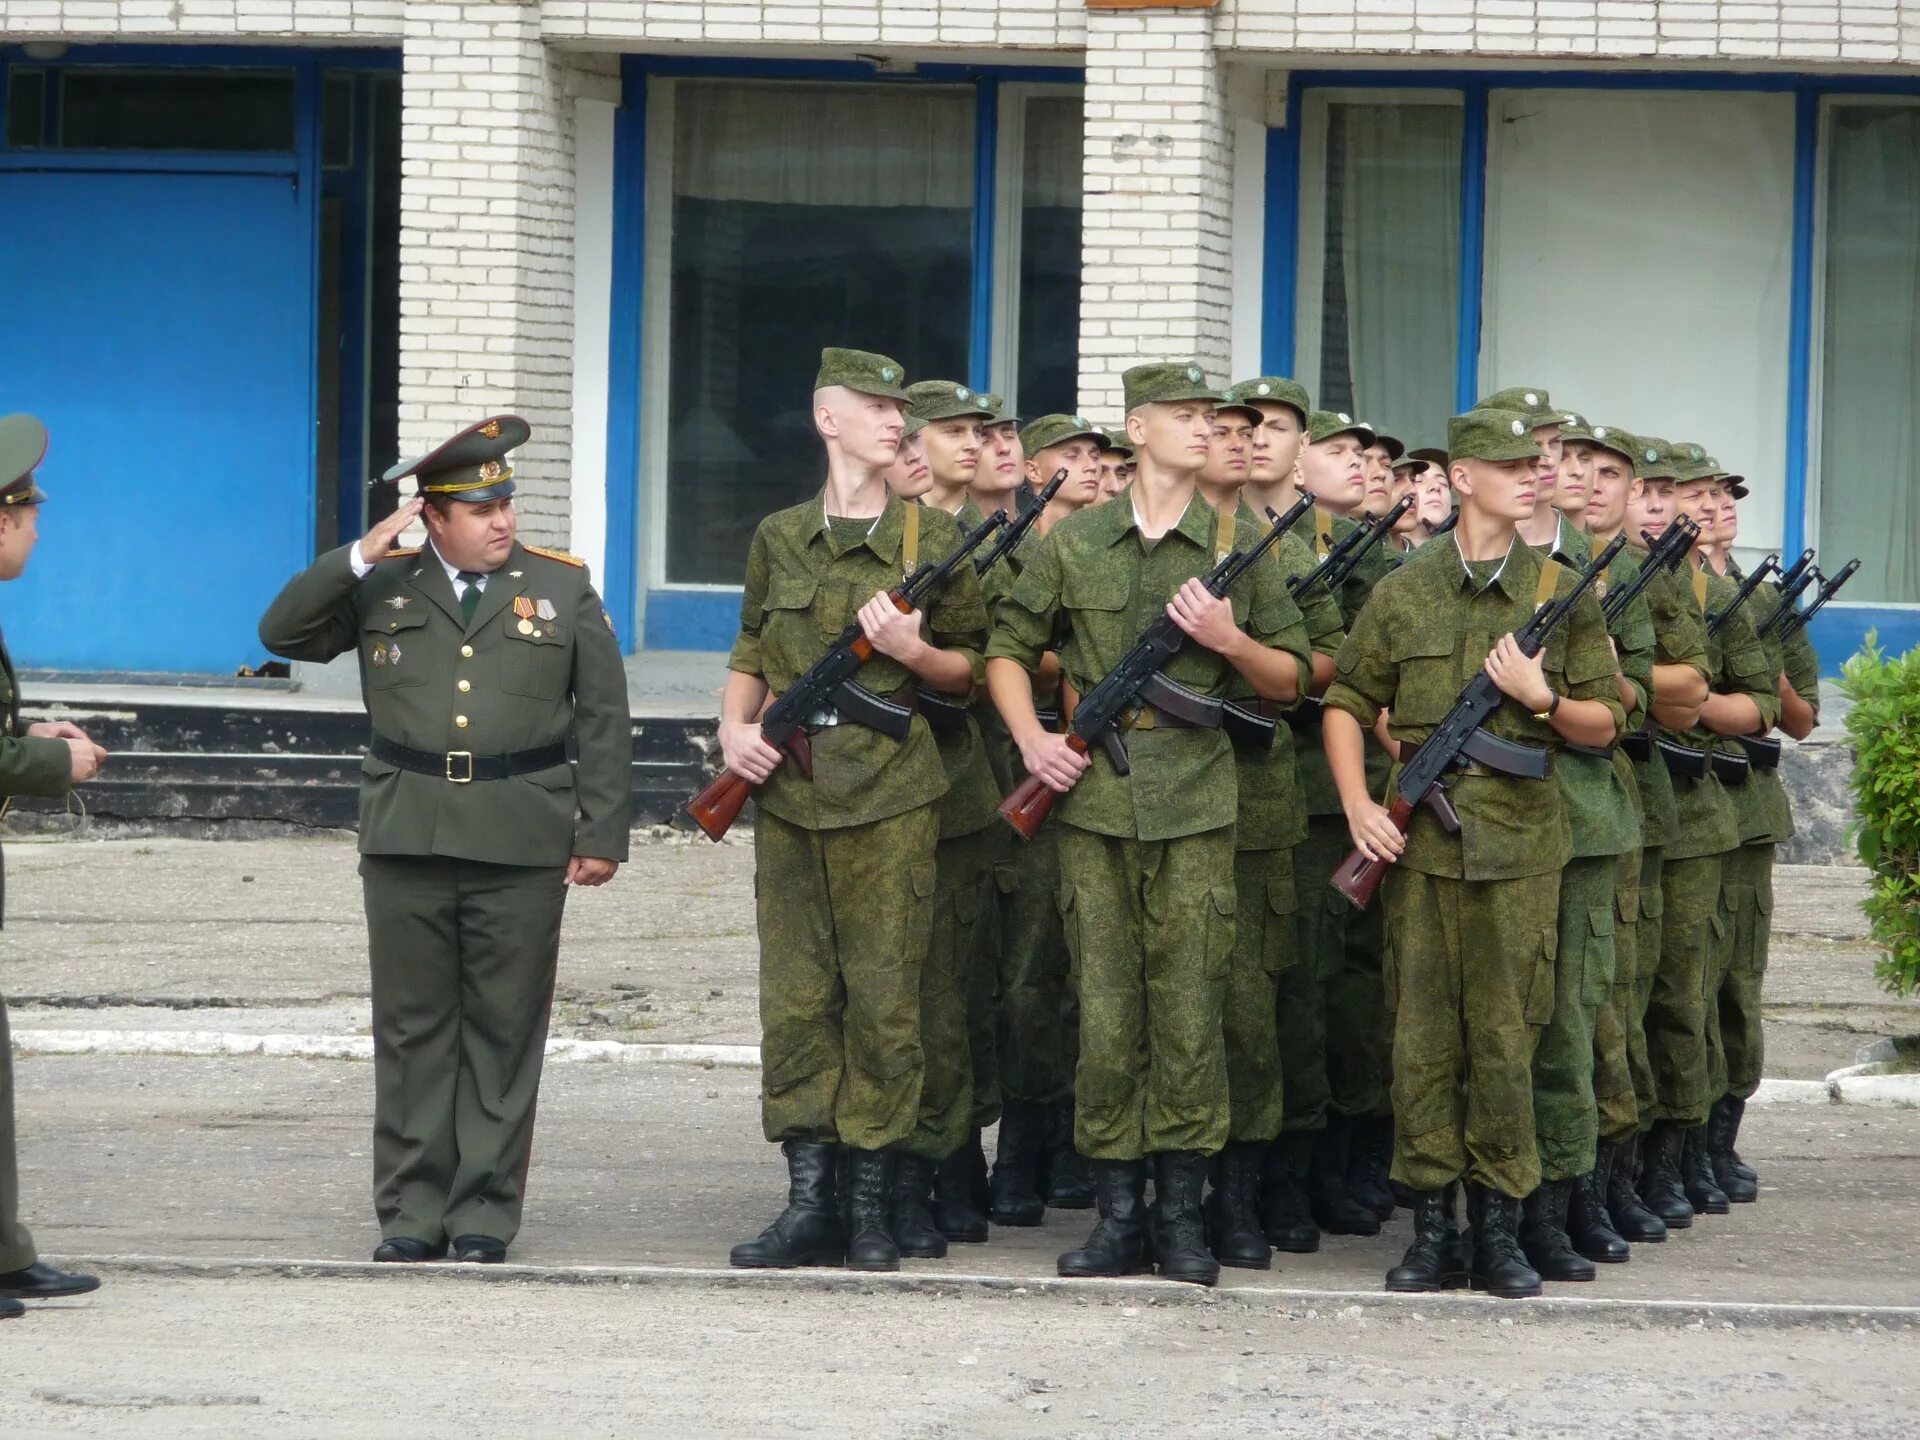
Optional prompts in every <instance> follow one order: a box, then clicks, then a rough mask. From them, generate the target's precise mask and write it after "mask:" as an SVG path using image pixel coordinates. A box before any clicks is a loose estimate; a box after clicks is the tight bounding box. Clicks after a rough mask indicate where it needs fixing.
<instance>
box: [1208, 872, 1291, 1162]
mask: <svg viewBox="0 0 1920 1440" xmlns="http://www.w3.org/2000/svg"><path fill="white" fill-rule="evenodd" d="M1233 878H1234V890H1235V903H1234V925H1233V956H1232V958H1231V960H1230V961H1229V962H1228V969H1227V1008H1226V1017H1225V1022H1224V1023H1225V1035H1226V1042H1227V1109H1228V1121H1227V1127H1228V1128H1227V1134H1228V1138H1229V1139H1231V1140H1236V1141H1242V1142H1261V1141H1267V1140H1271V1139H1273V1138H1274V1137H1275V1136H1277V1135H1278V1134H1279V1133H1280V1122H1281V1119H1282V1118H1283V1117H1282V1105H1281V1101H1282V1099H1283V1097H1284V1094H1285V1090H1284V1087H1283V1082H1282V1071H1281V1066H1280V1036H1279V1029H1278V1019H1279V1011H1278V1008H1277V1005H1278V1000H1279V980H1280V977H1281V976H1282V975H1283V974H1285V973H1286V972H1287V970H1288V969H1290V968H1291V967H1292V966H1293V965H1294V962H1295V961H1297V960H1298V959H1299V958H1300V942H1299V934H1298V930H1297V928H1296V925H1295V922H1294V911H1295V908H1296V902H1295V899H1294V891H1293V851H1291V850H1242V851H1239V852H1237V853H1236V854H1235V855H1234V857H1233Z"/></svg>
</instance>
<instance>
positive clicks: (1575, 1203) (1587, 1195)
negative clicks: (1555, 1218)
mask: <svg viewBox="0 0 1920 1440" xmlns="http://www.w3.org/2000/svg"><path fill="white" fill-rule="evenodd" d="M1612 1165H1613V1147H1612V1146H1609V1145H1604V1144H1603V1145H1601V1146H1600V1149H1599V1153H1598V1154H1597V1155H1596V1156H1595V1157H1594V1162H1593V1169H1591V1170H1589V1171H1588V1172H1587V1173H1586V1174H1584V1175H1582V1176H1581V1177H1580V1178H1579V1179H1578V1180H1576V1181H1574V1182H1573V1198H1572V1200H1571V1201H1569V1202H1568V1205H1567V1238H1568V1239H1569V1240H1571V1241H1573V1248H1574V1249H1575V1250H1577V1251H1579V1252H1580V1254H1582V1255H1584V1256H1586V1257H1587V1259H1589V1260H1592V1261H1595V1262H1597V1263H1599V1264H1601V1265H1623V1264H1625V1263H1626V1262H1627V1261H1628V1260H1630V1259H1632V1258H1633V1252H1632V1251H1631V1250H1629V1249H1628V1248H1627V1242H1626V1241H1625V1240H1622V1239H1621V1238H1620V1233H1619V1232H1618V1231H1617V1230H1615V1229H1614V1228H1613V1217H1612V1216H1610V1215H1608V1214H1607V1171H1608V1170H1609V1169H1611V1168H1612Z"/></svg>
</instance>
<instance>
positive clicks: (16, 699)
mask: <svg viewBox="0 0 1920 1440" xmlns="http://www.w3.org/2000/svg"><path fill="white" fill-rule="evenodd" d="M46 453H47V427H46V426H44V425H42V424H41V423H40V422H39V421H38V420H36V419H34V418H33V416H31V415H8V416H5V417H0V580H17V579H19V578H20V574H21V572H22V571H24V570H25V569H26V568H27V557H28V556H29V555H31V554H32V553H33V546H34V542H35V541H36V540H37V539H38V538H39V519H40V506H41V505H42V503H44V502H45V500H46V498H47V497H46V495H45V493H44V492H42V490H41V489H40V487H39V486H38V485H37V484H35V483H34V478H33V472H34V469H35V467H36V466H38V465H39V463H40V461H41V458H42V457H43V456H44V455H45V454H46ZM106 757H107V752H106V751H104V750H102V749H101V748H100V747H99V746H98V745H95V744H94V743H93V741H91V740H89V739H88V738H87V736H86V733H85V732H84V731H82V730H81V729H80V728H79V727H78V726H76V725H72V724H69V723H68V722H66V721H56V722H51V723H50V722H45V721H43V722H41V723H39V724H37V725H29V726H27V727H26V728H25V729H24V730H23V729H22V728H21V725H20V687H19V686H18V685H17V684H15V683H14V677H13V657H12V656H11V655H10V654H8V653H7V647H6V642H5V641H3V640H0V795H5V796H13V795H47V796H55V795H64V794H66V793H67V791H68V789H69V788H70V787H72V786H74V785H78V784H79V783H80V782H81V781H82V780H89V779H91V778H92V777H93V775H94V772H96V771H97V770H99V768H100V762H101V761H102V760H104V759H106ZM3 894H4V891H3V890H0V896H3ZM99 1288H100V1282H99V1281H98V1280H96V1279H95V1278H94V1277H93V1276H91V1275H70V1274H66V1273H63V1272H62V1271H59V1270H56V1269H54V1268H53V1267H52V1266H51V1265H46V1264H42V1263H41V1262H40V1261H39V1259H38V1257H37V1256H36V1255H35V1253H34V1248H33V1236H31V1235H29V1234H28V1233H27V1227H26V1226H24V1225H22V1224H21V1223H20V1175H19V1171H18V1169H17V1168H16V1166H15V1163H14V1153H13V1042H12V1040H11V1039H10V1038H9V1037H8V1035H7V1004H6V1001H5V1000H4V999H0V1320H10V1319H15V1318H18V1317H19V1316H20V1315H23V1314H24V1313H26V1307H25V1306H24V1305H22V1304H21V1303H20V1302H21V1301H22V1300H51V1299H53V1298H55V1297H56V1296H61V1295H84V1294H86V1292H87V1291H89V1290H97V1289H99Z"/></svg>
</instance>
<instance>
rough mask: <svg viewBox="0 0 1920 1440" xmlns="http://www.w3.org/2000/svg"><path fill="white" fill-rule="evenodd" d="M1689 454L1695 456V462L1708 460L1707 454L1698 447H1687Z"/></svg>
mask: <svg viewBox="0 0 1920 1440" xmlns="http://www.w3.org/2000/svg"><path fill="white" fill-rule="evenodd" d="M1687 453H1688V454H1689V455H1691V456H1693V458H1694V459H1695V460H1704V459H1705V458H1706V454H1705V452H1704V451H1702V450H1701V448H1700V447H1699V446H1698V445H1689V446H1688V447H1687Z"/></svg>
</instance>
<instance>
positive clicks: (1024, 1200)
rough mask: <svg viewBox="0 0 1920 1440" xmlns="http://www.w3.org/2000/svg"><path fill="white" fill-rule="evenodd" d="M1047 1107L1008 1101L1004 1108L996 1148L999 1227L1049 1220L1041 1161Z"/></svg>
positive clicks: (996, 1220) (995, 1210)
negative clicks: (1042, 1195)
mask: <svg viewBox="0 0 1920 1440" xmlns="http://www.w3.org/2000/svg"><path fill="white" fill-rule="evenodd" d="M1046 1144H1047V1112H1046V1107H1045V1106H1042V1105H1035V1104H1032V1103H1030V1102H1029V1101H1026V1100H1008V1101H1006V1102H1005V1103H1003V1104H1002V1105H1001V1107H1000V1140H999V1143H998V1145H996V1146H995V1149H994V1164H993V1179H992V1180H991V1181H990V1182H989V1185H990V1188H991V1190H992V1192H993V1209H992V1210H991V1211H990V1212H988V1213H989V1214H990V1215H991V1216H992V1217H993V1223H994V1224H996V1225H1019V1226H1031V1225H1038V1224H1039V1223H1040V1222H1041V1221H1042V1220H1044V1219H1045V1218H1046V1213H1047V1207H1046V1203H1045V1202H1044V1201H1043V1200H1041V1198H1040V1160H1041V1157H1042V1156H1043V1155H1044V1154H1045V1153H1046Z"/></svg>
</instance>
